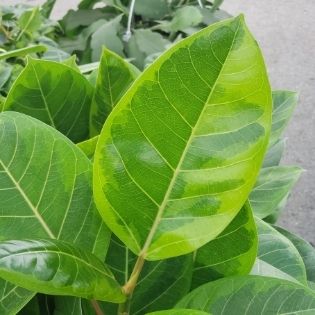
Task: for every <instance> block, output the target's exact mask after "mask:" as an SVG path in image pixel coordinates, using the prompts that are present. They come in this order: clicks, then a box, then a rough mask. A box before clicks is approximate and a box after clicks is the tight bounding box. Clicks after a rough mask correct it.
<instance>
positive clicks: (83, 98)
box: [4, 59, 93, 142]
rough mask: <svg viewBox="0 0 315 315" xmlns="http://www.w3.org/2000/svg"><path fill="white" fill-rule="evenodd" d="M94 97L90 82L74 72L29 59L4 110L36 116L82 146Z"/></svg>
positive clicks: (52, 64)
mask: <svg viewBox="0 0 315 315" xmlns="http://www.w3.org/2000/svg"><path fill="white" fill-rule="evenodd" d="M92 94H93V88H92V86H91V85H90V84H89V82H88V81H87V80H86V79H85V78H84V76H83V75H81V74H80V73H78V72H77V71H75V70H73V69H72V68H70V67H68V66H66V65H64V64H61V63H57V62H53V61H44V60H35V59H29V61H28V64H27V66H26V67H25V69H24V70H23V71H22V73H21V74H20V76H19V77H18V79H17V80H16V81H15V83H14V84H13V86H12V88H11V90H10V93H9V95H8V97H7V100H6V103H5V105H4V106H5V110H14V111H18V112H22V113H25V114H27V115H30V116H33V117H35V118H37V119H39V120H41V121H43V122H44V123H46V124H48V125H51V126H52V127H54V128H56V129H57V130H59V131H60V132H61V133H63V134H64V135H66V136H67V137H68V138H70V139H71V140H72V141H74V142H80V141H82V140H85V139H86V138H87V137H88V133H89V131H88V124H89V122H88V121H89V111H90V104H91V100H92Z"/></svg>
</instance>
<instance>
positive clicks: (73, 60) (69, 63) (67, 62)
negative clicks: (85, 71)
mask: <svg viewBox="0 0 315 315" xmlns="http://www.w3.org/2000/svg"><path fill="white" fill-rule="evenodd" d="M76 60H77V56H76V55H73V56H71V57H69V58H68V59H65V60H63V62H62V63H63V64H64V65H66V66H68V67H70V68H72V69H73V70H75V71H76V72H78V73H81V71H80V68H79V67H78V65H77V62H76Z"/></svg>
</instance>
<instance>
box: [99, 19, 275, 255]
mask: <svg viewBox="0 0 315 315" xmlns="http://www.w3.org/2000/svg"><path fill="white" fill-rule="evenodd" d="M270 125H271V92H270V87H269V84H268V79H267V76H266V71H265V66H264V62H263V60H262V57H261V53H260V50H259V48H258V46H257V44H256V42H255V40H254V39H253V37H252V36H251V34H250V33H249V31H248V29H247V28H246V26H245V24H244V22H243V19H242V17H238V18H235V19H231V20H227V21H224V22H221V23H218V24H216V25H213V26H210V27H208V28H206V29H205V30H203V31H201V32H199V33H197V34H195V35H194V36H192V37H190V38H188V39H185V40H183V41H181V42H180V43H178V44H177V45H174V46H173V47H172V48H171V49H169V50H168V51H167V52H166V53H165V54H164V55H163V56H161V57H160V58H159V59H158V60H157V61H156V62H154V63H153V64H152V65H151V66H150V67H149V68H147V70H146V71H145V72H144V73H143V74H142V75H141V77H140V78H138V80H137V81H136V82H135V83H134V84H133V86H132V87H131V88H130V89H129V90H128V92H127V93H126V94H125V95H124V97H123V98H122V100H121V101H120V102H119V104H118V105H117V106H116V107H115V108H114V111H113V112H112V114H111V115H110V116H109V118H108V120H107V121H106V123H105V125H104V128H103V130H102V133H101V135H100V139H99V141H98V145H97V149H96V154H95V163H94V166H95V167H94V192H95V199H96V202H97V204H98V208H99V210H100V213H101V214H102V216H103V218H104V220H105V221H106V223H107V224H108V226H109V227H110V228H111V229H112V230H113V231H114V233H115V234H116V235H117V236H118V237H119V238H120V239H121V240H122V241H123V242H124V243H125V244H126V245H127V246H128V248H130V249H131V250H132V251H133V252H134V253H136V254H141V255H143V256H145V257H146V258H147V259H148V260H157V259H162V258H167V257H172V256H177V255H182V254H185V253H189V252H191V251H193V250H195V249H197V248H199V247H201V246H202V245H204V244H205V243H207V242H209V241H210V240H212V239H213V238H215V237H216V236H217V235H218V234H220V233H221V232H222V231H223V230H224V228H225V227H226V226H227V225H228V224H229V223H230V222H231V221H232V220H233V218H234V217H235V216H236V214H237V213H238V211H239V210H240V209H241V207H242V205H243V204H244V203H245V201H246V198H247V196H248V193H249V192H250V190H251V188H252V186H253V184H254V182H255V180H256V176H257V173H258V171H259V168H260V165H261V163H262V159H263V155H264V151H265V148H266V145H267V142H268V134H269V130H270ZM131 200H132V202H130V201H131Z"/></svg>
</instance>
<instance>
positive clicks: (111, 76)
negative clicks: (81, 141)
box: [90, 49, 140, 137]
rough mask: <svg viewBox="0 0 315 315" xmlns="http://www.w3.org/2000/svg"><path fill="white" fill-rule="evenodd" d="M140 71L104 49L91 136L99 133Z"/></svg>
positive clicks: (91, 113) (91, 117)
mask: <svg viewBox="0 0 315 315" xmlns="http://www.w3.org/2000/svg"><path fill="white" fill-rule="evenodd" d="M139 73H140V71H139V70H138V69H137V68H136V67H135V66H133V65H131V64H129V63H128V62H127V61H125V60H124V59H123V58H121V57H120V56H118V55H117V54H115V53H114V52H111V51H110V50H108V49H103V53H102V57H101V62H100V65H99V68H98V76H97V81H96V87H95V91H94V95H93V100H92V104H91V111H90V137H94V136H96V135H98V134H99V133H100V132H101V130H102V128H103V124H104V122H105V120H106V118H107V116H108V115H109V114H110V112H111V111H112V109H113V108H114V106H115V105H116V104H117V103H118V101H119V100H120V99H121V97H122V96H123V95H124V93H125V92H126V90H127V89H128V88H129V86H130V85H131V83H132V82H133V81H134V80H135V79H136V77H137V76H138V75H139Z"/></svg>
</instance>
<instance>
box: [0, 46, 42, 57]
mask: <svg viewBox="0 0 315 315" xmlns="http://www.w3.org/2000/svg"><path fill="white" fill-rule="evenodd" d="M46 50H47V48H46V46H44V45H34V46H30V47H25V48H20V49H15V50H12V51H8V52H5V53H2V54H0V60H4V59H8V58H12V57H23V56H25V55H27V54H31V53H39V52H45V51H46Z"/></svg>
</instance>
